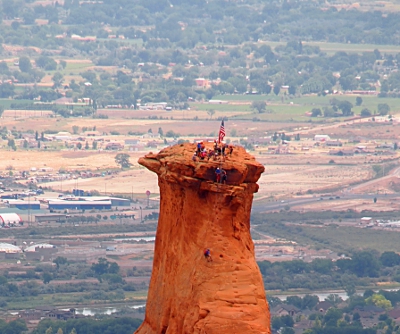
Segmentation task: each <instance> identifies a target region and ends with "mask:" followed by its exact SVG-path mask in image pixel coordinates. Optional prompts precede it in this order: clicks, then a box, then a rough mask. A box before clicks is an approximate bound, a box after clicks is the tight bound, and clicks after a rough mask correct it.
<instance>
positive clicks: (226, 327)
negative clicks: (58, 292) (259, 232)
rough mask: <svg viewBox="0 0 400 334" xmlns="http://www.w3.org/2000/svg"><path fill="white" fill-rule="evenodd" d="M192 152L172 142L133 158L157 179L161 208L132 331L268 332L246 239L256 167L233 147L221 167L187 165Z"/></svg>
mask: <svg viewBox="0 0 400 334" xmlns="http://www.w3.org/2000/svg"><path fill="white" fill-rule="evenodd" d="M209 145H210V146H209V147H210V148H211V144H209ZM206 147H207V145H206ZM195 150H196V147H195V144H182V145H175V146H172V147H168V148H166V149H164V150H162V151H160V152H159V153H158V154H148V155H146V156H145V157H144V158H140V159H139V163H140V164H141V165H143V166H145V167H147V168H148V169H149V170H151V171H153V172H155V173H157V175H158V183H159V186H160V194H161V207H160V217H159V222H158V229H157V235H156V243H155V253H154V263H153V272H152V277H151V281H150V288H149V294H148V301H147V307H146V317H145V320H144V322H143V324H142V325H141V327H140V328H139V329H138V330H137V331H136V333H138V334H150V333H151V334H161V333H167V334H179V333H199V334H200V333H202V334H206V333H207V334H212V333H218V334H224V333H229V334H234V333H246V334H251V333H254V334H255V333H257V334H260V333H268V334H269V333H270V329H269V328H270V315H269V308H268V304H267V302H266V298H265V292H264V285H263V281H262V278H261V274H260V271H259V269H258V266H257V264H256V261H255V258H254V245H253V242H252V239H251V237H250V210H251V205H252V201H253V193H254V192H257V189H258V185H257V184H256V182H257V180H258V179H259V177H260V175H261V173H262V172H263V171H264V167H263V166H262V165H261V164H259V163H258V162H257V161H256V160H255V159H254V157H252V156H250V155H249V154H248V153H247V152H246V151H245V150H244V149H243V148H240V147H235V148H234V151H233V154H232V156H231V157H228V158H227V159H226V160H225V162H219V161H211V160H210V161H204V162H203V161H201V162H199V161H197V162H194V161H192V156H193V153H194V151H195ZM217 167H222V168H223V169H224V170H226V171H227V175H228V180H227V184H218V183H216V182H215V170H216V168H217ZM206 248H209V249H210V250H211V256H212V260H213V261H211V262H208V261H207V260H206V259H205V257H204V255H203V252H204V249H206Z"/></svg>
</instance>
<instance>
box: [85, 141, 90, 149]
mask: <svg viewBox="0 0 400 334" xmlns="http://www.w3.org/2000/svg"><path fill="white" fill-rule="evenodd" d="M88 149H89V143H88V142H87V141H86V144H85V150H88Z"/></svg>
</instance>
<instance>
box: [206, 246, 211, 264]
mask: <svg viewBox="0 0 400 334" xmlns="http://www.w3.org/2000/svg"><path fill="white" fill-rule="evenodd" d="M204 257H205V258H206V260H207V262H211V261H212V258H211V252H210V249H209V248H207V249H206V250H205V251H204Z"/></svg>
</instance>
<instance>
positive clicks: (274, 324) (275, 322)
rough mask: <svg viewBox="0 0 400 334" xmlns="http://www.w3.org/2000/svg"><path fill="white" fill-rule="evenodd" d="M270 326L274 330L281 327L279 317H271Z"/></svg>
mask: <svg viewBox="0 0 400 334" xmlns="http://www.w3.org/2000/svg"><path fill="white" fill-rule="evenodd" d="M271 327H272V328H273V329H275V330H278V329H280V328H281V327H282V320H281V317H273V318H272V320H271Z"/></svg>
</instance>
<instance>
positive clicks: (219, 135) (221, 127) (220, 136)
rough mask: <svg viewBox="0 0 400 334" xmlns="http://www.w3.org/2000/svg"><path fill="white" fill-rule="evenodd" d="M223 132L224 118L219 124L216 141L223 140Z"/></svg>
mask: <svg viewBox="0 0 400 334" xmlns="http://www.w3.org/2000/svg"><path fill="white" fill-rule="evenodd" d="M225 134H226V133H225V125H224V120H222V122H221V126H220V127H219V134H218V142H219V143H220V142H221V141H223V140H224V137H225Z"/></svg>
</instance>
